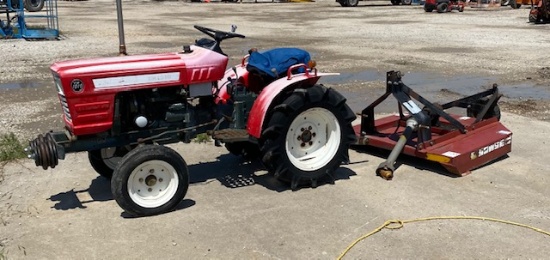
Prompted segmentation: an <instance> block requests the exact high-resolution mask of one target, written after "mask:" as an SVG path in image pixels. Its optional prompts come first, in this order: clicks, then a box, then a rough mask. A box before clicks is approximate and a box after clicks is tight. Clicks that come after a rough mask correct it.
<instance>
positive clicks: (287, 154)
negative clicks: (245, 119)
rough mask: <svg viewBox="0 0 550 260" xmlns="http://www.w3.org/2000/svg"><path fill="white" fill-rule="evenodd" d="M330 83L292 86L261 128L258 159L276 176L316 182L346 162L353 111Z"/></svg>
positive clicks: (352, 139)
mask: <svg viewBox="0 0 550 260" xmlns="http://www.w3.org/2000/svg"><path fill="white" fill-rule="evenodd" d="M345 102H346V99H345V98H344V97H343V96H342V95H341V94H340V93H338V92H336V91H335V90H333V89H327V88H325V87H324V86H322V85H315V86H313V87H310V88H307V89H296V90H295V91H294V92H293V93H292V94H291V95H290V96H289V97H288V98H286V99H285V100H284V101H283V102H282V103H281V104H279V105H277V106H275V107H274V108H273V111H274V112H273V114H272V115H271V117H270V118H269V120H268V121H267V124H266V127H265V128H264V130H263V132H262V137H261V140H260V143H261V154H262V162H263V163H264V165H265V166H266V168H267V169H268V170H269V171H270V172H271V173H273V174H274V175H275V177H276V178H277V179H279V180H281V181H284V182H290V184H291V189H292V190H296V189H297V188H298V186H299V185H306V184H309V185H311V186H312V187H314V188H315V187H316V186H317V181H318V180H319V179H320V178H323V177H331V178H332V180H331V181H334V177H333V174H334V171H335V170H336V169H337V168H338V167H339V166H340V165H341V164H342V163H348V162H349V155H348V148H349V146H350V144H352V143H353V142H355V140H356V137H355V133H354V131H353V128H352V126H351V122H352V121H353V120H354V119H355V114H354V113H353V112H352V111H351V109H350V108H349V107H348V106H347V105H346V103H345Z"/></svg>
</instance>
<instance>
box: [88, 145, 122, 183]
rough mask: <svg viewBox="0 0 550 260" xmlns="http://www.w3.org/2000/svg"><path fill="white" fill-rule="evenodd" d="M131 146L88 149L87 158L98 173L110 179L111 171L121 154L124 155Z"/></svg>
mask: <svg viewBox="0 0 550 260" xmlns="http://www.w3.org/2000/svg"><path fill="white" fill-rule="evenodd" d="M130 150H131V148H129V147H108V148H103V149H98V150H92V151H88V160H89V161H90V165H92V168H94V170H95V171H96V172H97V173H99V175H101V176H103V177H105V178H107V179H111V177H112V176H113V171H114V170H115V168H116V166H117V165H118V163H119V162H120V160H121V159H122V156H124V155H126V154H127V153H128V152H129V151H130Z"/></svg>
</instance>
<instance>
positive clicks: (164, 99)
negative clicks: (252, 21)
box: [27, 26, 356, 216]
mask: <svg viewBox="0 0 550 260" xmlns="http://www.w3.org/2000/svg"><path fill="white" fill-rule="evenodd" d="M195 28H196V29H198V30H199V31H201V32H203V33H205V34H206V35H208V36H210V37H211V38H212V39H209V38H203V39H200V40H197V41H196V43H195V44H194V45H190V46H184V48H183V50H182V51H180V52H173V53H164V54H152V55H135V56H121V57H110V58H97V59H85V60H73V61H63V62H57V63H55V64H53V65H52V66H51V71H52V73H53V77H54V81H55V85H56V87H57V92H58V96H59V100H60V102H61V106H62V109H63V113H64V114H63V119H64V122H65V130H64V131H60V132H49V133H47V134H45V135H39V136H38V138H36V139H35V140H32V141H31V142H30V147H29V148H28V149H27V152H28V153H29V158H33V159H34V160H35V163H36V165H37V166H42V167H43V168H44V169H47V168H48V167H51V168H54V167H55V166H56V165H57V164H58V160H59V159H64V157H65V154H66V153H71V152H79V151H87V152H88V158H89V161H90V164H91V166H92V167H93V168H94V170H95V171H97V172H98V173H99V174H100V175H101V176H104V177H106V178H110V179H111V190H112V193H113V196H114V198H115V200H116V202H117V203H118V204H119V205H120V206H121V207H122V208H123V209H124V210H125V211H126V212H128V213H130V214H132V215H136V216H144V215H154V214H159V213H163V212H166V211H170V210H172V209H174V208H175V207H176V206H177V204H178V203H179V202H180V201H181V200H182V199H183V198H184V196H185V194H186V192H187V189H188V186H189V177H188V169H187V165H186V163H185V161H184V159H183V158H182V156H181V155H180V154H178V153H177V152H175V151H174V150H173V149H171V148H168V147H166V146H163V144H169V143H176V142H181V141H183V142H190V140H191V139H192V138H194V137H195V136H196V135H197V134H200V133H209V134H210V135H212V137H213V139H214V140H215V141H216V144H221V143H225V146H226V148H227V149H228V150H229V151H230V152H231V153H234V154H243V155H249V156H250V155H259V156H260V159H261V161H262V162H263V164H264V165H265V166H266V168H267V169H268V170H269V171H270V172H271V173H273V174H274V175H275V177H276V178H278V179H279V180H282V181H284V182H287V183H290V185H291V188H292V189H293V190H294V189H297V188H298V187H299V186H301V185H311V186H312V187H315V186H317V183H318V180H321V179H328V180H330V178H332V175H333V174H334V171H335V170H336V168H338V167H339V166H340V165H341V164H342V163H346V162H348V161H349V156H348V148H349V146H350V144H352V143H354V142H355V141H356V136H355V133H354V130H353V128H352V126H351V122H352V121H353V120H354V119H355V118H356V116H355V114H354V113H353V112H352V111H351V110H350V108H349V107H348V106H347V105H346V103H345V101H346V99H345V98H344V97H343V96H342V95H341V94H339V93H338V92H336V91H335V90H333V89H330V88H326V87H324V86H323V85H320V84H317V81H318V80H319V78H320V77H321V76H324V75H334V74H329V73H318V72H317V69H316V68H314V62H312V61H310V56H309V54H308V53H307V52H306V51H303V50H300V49H297V48H279V49H273V50H270V51H265V52H258V51H255V50H251V52H250V54H249V55H247V56H245V57H244V58H243V60H242V63H241V64H239V65H237V66H235V67H233V68H230V69H227V70H226V67H227V63H228V57H227V56H226V55H225V54H224V53H223V51H222V50H221V48H220V43H221V42H222V41H223V40H225V39H229V38H235V37H236V38H244V37H245V36H243V35H241V34H237V33H234V30H233V31H232V32H223V31H218V30H213V29H210V28H205V27H201V26H195Z"/></svg>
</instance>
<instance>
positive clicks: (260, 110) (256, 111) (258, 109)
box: [246, 73, 339, 138]
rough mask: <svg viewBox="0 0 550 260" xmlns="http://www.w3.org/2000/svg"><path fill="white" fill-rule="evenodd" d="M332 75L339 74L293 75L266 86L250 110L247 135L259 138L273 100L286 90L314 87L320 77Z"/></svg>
mask: <svg viewBox="0 0 550 260" xmlns="http://www.w3.org/2000/svg"><path fill="white" fill-rule="evenodd" d="M333 75H339V73H316V74H315V75H313V74H308V73H302V74H295V75H293V76H292V77H290V78H289V77H283V78H280V79H278V80H275V81H273V82H272V83H271V84H269V85H267V86H266V87H265V88H264V89H263V90H262V92H261V93H260V95H259V96H258V98H256V101H254V105H252V109H251V110H250V114H249V116H248V122H247V124H246V129H247V131H248V134H250V135H251V136H253V137H255V138H260V136H261V134H262V128H263V125H264V123H265V122H264V121H265V120H266V119H267V113H268V112H269V110H270V109H271V108H273V107H274V106H275V105H277V104H275V103H274V100H277V98H278V97H279V96H280V95H282V94H283V93H285V92H286V90H292V89H295V88H298V87H300V88H307V87H311V86H313V85H315V83H317V81H318V80H319V78H321V77H322V76H333Z"/></svg>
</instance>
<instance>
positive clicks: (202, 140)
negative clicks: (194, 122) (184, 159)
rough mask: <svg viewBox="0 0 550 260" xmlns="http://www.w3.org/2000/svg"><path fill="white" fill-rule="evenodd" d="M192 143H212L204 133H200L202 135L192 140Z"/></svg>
mask: <svg viewBox="0 0 550 260" xmlns="http://www.w3.org/2000/svg"><path fill="white" fill-rule="evenodd" d="M193 141H194V142H195V143H207V142H210V141H212V139H211V138H210V136H209V135H208V134H206V133H202V134H198V135H197V136H196V137H195V138H194V139H193Z"/></svg>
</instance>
